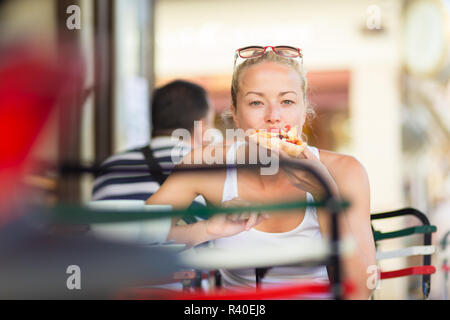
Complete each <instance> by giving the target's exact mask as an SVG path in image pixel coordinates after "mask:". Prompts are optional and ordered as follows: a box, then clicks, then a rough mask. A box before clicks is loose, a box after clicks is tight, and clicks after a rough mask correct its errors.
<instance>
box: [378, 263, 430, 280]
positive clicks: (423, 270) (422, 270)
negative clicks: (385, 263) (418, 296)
mask: <svg viewBox="0 0 450 320" xmlns="http://www.w3.org/2000/svg"><path fill="white" fill-rule="evenodd" d="M435 272H436V268H435V267H434V266H417V267H409V268H405V269H400V270H394V271H387V272H381V275H380V279H381V280H383V279H391V278H398V277H405V276H411V275H422V274H433V273H435Z"/></svg>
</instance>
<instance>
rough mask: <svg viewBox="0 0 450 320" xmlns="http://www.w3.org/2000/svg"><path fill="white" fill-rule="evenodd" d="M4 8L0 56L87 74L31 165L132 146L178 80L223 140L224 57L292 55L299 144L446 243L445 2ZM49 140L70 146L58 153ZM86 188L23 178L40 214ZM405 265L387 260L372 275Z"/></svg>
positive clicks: (448, 72) (121, 2) (86, 195)
mask: <svg viewBox="0 0 450 320" xmlns="http://www.w3.org/2000/svg"><path fill="white" fill-rule="evenodd" d="M3 2H4V4H3V7H2V10H1V12H0V15H1V18H0V30H1V34H0V44H1V45H7V44H8V43H11V42H15V41H22V40H23V41H26V40H27V39H32V40H33V41H39V40H38V39H41V38H42V39H46V42H49V43H51V42H52V41H53V42H54V43H57V42H58V41H61V39H71V40H73V41H76V42H77V43H78V44H79V49H80V50H81V51H82V52H83V55H84V57H85V59H86V63H87V66H88V68H87V74H86V79H85V88H86V90H87V92H89V95H88V96H87V99H86V101H85V103H84V106H83V108H82V113H81V114H80V115H79V117H80V119H81V121H78V118H77V116H76V115H74V116H73V117H70V116H69V118H71V119H72V122H71V124H70V126H69V127H70V128H67V127H65V128H62V127H61V126H60V125H59V124H60V123H61V122H60V119H61V117H63V116H66V117H67V116H68V115H61V114H54V115H53V116H52V118H51V120H50V122H49V123H48V125H47V126H46V128H45V130H44V132H43V133H42V138H41V140H40V141H41V143H40V144H39V146H38V147H37V148H36V153H35V156H36V158H38V159H40V160H44V161H48V162H52V163H61V162H62V161H73V162H80V161H81V162H82V163H86V164H90V163H100V162H101V161H103V160H104V159H105V158H106V157H107V156H109V155H111V154H113V153H115V152H117V151H122V150H125V149H128V148H130V147H136V146H141V145H143V144H145V143H146V142H147V141H148V140H149V136H150V134H149V133H150V127H149V126H150V125H149V121H150V115H149V113H148V104H149V99H151V92H152V90H153V88H154V87H155V86H158V85H161V84H165V83H167V82H169V81H171V80H173V79H177V78H182V79H188V80H192V81H194V82H197V83H199V84H201V85H203V86H204V87H205V88H206V89H207V90H208V92H209V94H210V95H211V97H212V104H213V106H214V108H215V110H216V111H217V118H216V125H217V127H218V128H220V129H224V124H223V123H222V120H221V118H220V113H221V112H223V111H225V110H227V108H229V107H230V103H231V98H230V85H231V74H232V68H233V55H234V50H235V49H237V48H240V47H243V46H248V45H253V44H257V45H280V44H284V45H290V46H295V47H300V48H301V49H302V50H303V53H304V65H305V67H306V69H307V71H308V81H309V88H310V94H309V100H310V103H311V104H312V105H313V107H314V109H315V110H316V113H317V115H316V117H315V119H314V120H313V121H312V122H311V123H310V125H309V127H308V128H307V135H308V140H309V143H310V144H311V145H315V146H317V147H319V148H322V149H328V150H333V151H337V152H342V153H347V154H350V155H353V156H355V157H356V158H357V159H359V160H360V161H361V162H362V164H363V165H364V166H365V168H366V169H367V172H368V174H369V179H370V185H371V210H372V212H373V213H375V212H382V211H388V210H393V209H398V208H402V207H405V206H411V207H414V208H417V209H419V210H421V211H423V212H425V213H426V214H427V215H428V217H429V218H430V219H431V220H432V222H433V223H434V224H436V225H437V226H438V233H437V234H435V237H436V238H435V239H434V241H435V243H436V244H437V242H438V240H439V239H440V237H441V236H442V235H443V234H444V233H445V232H446V231H447V230H450V170H449V167H450V81H449V80H450V3H449V1H448V0H370V1H369V0H367V1H366V0H341V1H334V0H317V1H306V0H305V1H298V0H280V1H276V2H273V1H262V0H245V1H241V0H228V1H225V0H213V1H210V0H209V1H208V0H188V1H187V0H154V1H152V0H95V1H91V0H72V1H68V0H14V1H3ZM71 6H72V7H71ZM73 6H75V8H74V7H73ZM69 7H71V8H69ZM77 13H78V15H77ZM77 19H79V22H80V23H79V25H77V23H76V22H77ZM49 39H50V41H48V40H49ZM61 130H67V131H70V135H71V139H69V140H68V142H67V143H64V145H62V144H61V143H59V142H58V137H59V135H60V132H61ZM92 181H93V178H92V177H91V176H89V175H86V176H82V177H79V178H78V177H76V178H75V177H72V178H70V179H60V177H59V176H58V174H57V172H53V171H51V170H50V171H48V172H40V173H39V174H36V175H30V176H29V177H28V178H27V183H28V184H29V185H30V186H33V187H34V188H38V189H39V190H41V191H42V194H44V195H45V199H46V201H48V202H51V203H55V202H67V201H72V202H86V201H89V200H90V196H91V190H92ZM410 223H412V222H411V221H409V220H407V219H403V220H402V219H399V220H397V221H396V222H394V223H390V224H389V225H387V224H386V223H384V225H383V224H381V225H380V227H383V228H386V227H387V228H396V227H399V226H407V225H409V224H410ZM392 246H394V247H395V243H394V244H393V245H392ZM439 261H440V260H439V257H436V261H435V265H437V266H439V263H440V262H439ZM407 263H408V261H406V259H394V260H389V261H386V262H383V265H382V266H383V267H384V268H386V269H393V268H398V267H401V266H402V265H406V264H407ZM440 277H441V275H440V273H439V272H438V273H437V274H436V275H433V277H432V298H440V297H441V296H442V290H443V289H442V281H441V280H442V279H441V278H440ZM418 285H419V281H416V279H414V278H411V279H409V278H399V279H396V280H389V281H384V282H382V284H381V289H382V290H379V291H377V292H376V294H375V297H376V298H386V299H407V298H415V297H416V296H417V287H418Z"/></svg>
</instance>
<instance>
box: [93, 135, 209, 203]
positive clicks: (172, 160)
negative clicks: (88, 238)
mask: <svg viewBox="0 0 450 320" xmlns="http://www.w3.org/2000/svg"><path fill="white" fill-rule="evenodd" d="M150 148H151V150H152V151H153V156H154V158H155V159H156V160H157V161H158V163H159V164H160V166H161V167H162V169H163V174H164V175H166V176H168V175H169V174H170V171H171V170H172V169H173V167H174V166H175V164H176V163H177V162H179V161H180V160H181V158H182V157H183V156H184V155H185V154H186V153H188V152H189V151H190V150H191V149H190V147H189V146H188V145H186V144H183V143H181V142H180V141H178V140H172V138H171V137H155V138H152V140H151V142H150ZM133 170H136V172H132V171H133ZM147 170H148V165H147V161H146V159H145V157H144V154H143V153H142V151H141V150H140V148H136V149H133V150H128V151H125V152H122V153H119V154H116V155H113V156H111V157H109V158H108V159H106V160H105V161H104V162H103V163H102V165H101V167H100V171H106V172H104V173H101V174H100V175H99V176H97V177H96V179H95V181H94V188H93V192H92V200H147V199H148V198H149V197H150V196H151V195H152V194H153V193H155V192H156V191H157V190H158V189H159V187H160V184H159V183H158V182H157V180H156V179H155V178H154V177H153V176H152V175H151V174H150V173H149V172H148V171H147ZM198 205H201V206H204V205H206V204H205V200H204V199H203V197H201V196H198V197H197V198H195V200H194V202H193V203H192V206H198Z"/></svg>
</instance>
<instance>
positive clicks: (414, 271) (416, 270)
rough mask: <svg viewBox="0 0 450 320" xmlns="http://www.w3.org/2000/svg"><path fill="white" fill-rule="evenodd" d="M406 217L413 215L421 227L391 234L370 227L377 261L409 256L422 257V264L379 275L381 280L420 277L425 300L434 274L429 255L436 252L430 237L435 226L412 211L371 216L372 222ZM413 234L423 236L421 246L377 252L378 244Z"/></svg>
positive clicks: (411, 209)
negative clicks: (375, 247)
mask: <svg viewBox="0 0 450 320" xmlns="http://www.w3.org/2000/svg"><path fill="white" fill-rule="evenodd" d="M406 215H413V216H415V217H416V218H418V219H419V220H420V222H421V223H422V224H421V225H418V226H414V227H409V228H406V229H401V230H396V231H392V232H381V231H378V230H375V229H374V228H373V225H372V230H373V236H374V240H375V244H376V246H377V261H380V260H384V259H391V258H400V257H409V256H418V255H421V256H423V264H422V265H420V266H411V267H408V268H404V269H400V270H391V271H383V270H382V272H381V274H380V279H381V280H386V279H392V278H398V277H404V276H411V275H422V291H423V298H424V299H427V298H428V295H429V293H430V286H431V274H433V273H435V272H436V268H435V267H434V266H432V265H431V255H432V254H433V253H434V252H435V251H436V248H435V246H433V245H431V235H432V233H433V232H436V230H437V228H436V226H433V225H430V222H429V220H428V218H427V217H426V216H425V214H423V213H422V212H420V211H418V210H416V209H413V208H405V209H401V210H396V211H391V212H383V213H375V214H371V216H370V218H371V220H372V221H374V220H381V219H389V218H395V217H402V216H406ZM413 234H423V246H412V247H407V248H402V249H398V250H392V251H384V252H382V251H378V242H379V241H384V240H388V239H395V238H399V237H406V236H409V235H413Z"/></svg>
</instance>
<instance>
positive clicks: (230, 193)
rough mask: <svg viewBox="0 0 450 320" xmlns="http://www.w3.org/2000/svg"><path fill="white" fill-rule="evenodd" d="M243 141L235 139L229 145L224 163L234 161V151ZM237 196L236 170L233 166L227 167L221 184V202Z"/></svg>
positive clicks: (233, 162)
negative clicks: (223, 181)
mask: <svg viewBox="0 0 450 320" xmlns="http://www.w3.org/2000/svg"><path fill="white" fill-rule="evenodd" d="M245 143H246V142H245V141H237V142H235V143H234V144H232V145H231V147H230V149H228V151H227V156H226V161H227V162H226V164H235V163H236V152H237V150H238V148H239V147H240V146H241V145H243V144H245ZM237 197H238V184H237V170H236V169H235V168H231V169H230V168H228V169H227V174H226V177H225V183H224V185H223V193H222V202H224V201H229V200H232V199H234V198H237Z"/></svg>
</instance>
